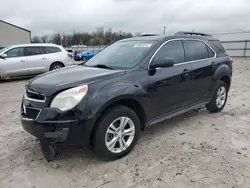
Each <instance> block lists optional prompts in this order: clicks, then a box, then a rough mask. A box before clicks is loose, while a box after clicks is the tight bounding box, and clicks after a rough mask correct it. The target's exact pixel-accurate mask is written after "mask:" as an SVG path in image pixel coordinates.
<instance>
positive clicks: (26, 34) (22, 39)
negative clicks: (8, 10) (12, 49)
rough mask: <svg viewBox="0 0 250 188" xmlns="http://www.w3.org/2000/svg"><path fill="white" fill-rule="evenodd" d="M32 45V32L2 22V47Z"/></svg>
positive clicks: (0, 31)
mask: <svg viewBox="0 0 250 188" xmlns="http://www.w3.org/2000/svg"><path fill="white" fill-rule="evenodd" d="M27 43H31V31H29V30H27V29H24V28H21V27H18V26H16V25H13V24H10V23H8V22H5V21H3V20H0V47H6V46H9V45H13V44H27Z"/></svg>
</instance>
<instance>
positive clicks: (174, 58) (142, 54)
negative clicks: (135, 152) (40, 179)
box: [21, 32, 233, 161]
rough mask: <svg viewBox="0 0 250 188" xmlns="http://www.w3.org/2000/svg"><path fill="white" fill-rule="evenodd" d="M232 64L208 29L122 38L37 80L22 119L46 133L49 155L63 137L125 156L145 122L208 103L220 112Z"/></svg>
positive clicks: (39, 134)
mask: <svg viewBox="0 0 250 188" xmlns="http://www.w3.org/2000/svg"><path fill="white" fill-rule="evenodd" d="M232 63H233V60H232V59H231V58H230V57H229V56H228V55H227V54H226V51H225V49H224V48H223V46H222V45H221V42H220V41H219V40H217V39H215V38H214V37H212V36H211V35H208V34H203V33H193V32H179V33H177V34H176V35H174V36H146V37H138V38H130V39H125V40H121V41H119V42H116V43H114V44H112V45H111V46H110V47H108V48H106V49H105V50H103V51H102V52H101V53H99V54H98V55H96V56H95V58H92V59H91V60H89V61H88V62H87V63H85V64H83V65H79V66H72V67H70V68H67V69H62V70H60V71H55V72H51V73H49V74H45V75H42V76H39V77H36V78H34V79H32V80H30V81H29V82H28V83H27V85H26V92H25V95H24V97H23V101H22V109H21V121H22V125H23V128H24V129H25V130H26V131H28V132H30V133H31V134H33V135H35V136H36V137H38V138H39V140H40V141H41V146H42V151H43V153H44V156H45V158H46V159H47V160H48V161H51V160H53V158H54V156H55V154H56V149H55V148H56V144H63V143H64V144H65V145H74V144H76V145H78V144H80V145H82V146H88V145H89V144H90V145H91V146H92V148H93V149H94V151H95V152H96V154H98V155H99V156H100V157H103V158H105V159H117V158H120V157H122V156H124V155H126V154H128V153H129V152H130V151H131V150H132V149H133V148H134V146H135V145H136V142H137V140H138V138H139V134H140V130H143V129H144V128H145V126H148V125H153V124H157V123H159V122H162V121H165V120H166V119H169V118H172V117H174V116H177V115H179V114H182V113H185V112H188V111H190V110H193V109H197V108H201V107H203V106H206V107H207V109H208V111H210V112H213V113H215V112H220V111H221V110H222V109H223V108H224V106H225V105H226V102H227V96H228V91H229V88H230V84H231V77H232ZM179 123H180V122H179ZM159 126H160V124H159Z"/></svg>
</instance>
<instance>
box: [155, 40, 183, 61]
mask: <svg viewBox="0 0 250 188" xmlns="http://www.w3.org/2000/svg"><path fill="white" fill-rule="evenodd" d="M168 58H170V59H173V60H174V62H175V64H178V63H182V62H185V54H184V48H183V44H182V41H171V42H168V43H166V44H165V45H164V46H162V47H161V49H160V50H159V51H158V52H157V54H156V55H155V57H154V59H155V60H158V59H168Z"/></svg>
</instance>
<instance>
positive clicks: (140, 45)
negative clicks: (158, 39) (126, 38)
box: [134, 44, 152, 48]
mask: <svg viewBox="0 0 250 188" xmlns="http://www.w3.org/2000/svg"><path fill="white" fill-rule="evenodd" d="M150 46H152V44H135V45H134V48H149V47H150Z"/></svg>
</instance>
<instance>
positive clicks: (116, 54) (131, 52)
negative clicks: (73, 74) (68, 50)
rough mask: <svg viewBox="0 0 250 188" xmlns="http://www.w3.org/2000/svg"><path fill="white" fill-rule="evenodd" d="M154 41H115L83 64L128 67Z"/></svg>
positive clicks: (116, 67)
mask: <svg viewBox="0 0 250 188" xmlns="http://www.w3.org/2000/svg"><path fill="white" fill-rule="evenodd" d="M153 44H155V41H124V42H116V43H114V44H112V45H111V46H109V47H107V48H105V49H104V50H102V51H101V52H99V53H98V54H97V55H96V56H94V57H93V58H92V59H90V60H89V61H88V62H87V63H86V64H85V66H89V67H98V66H102V67H104V66H105V67H109V68H111V69H129V68H133V67H134V66H136V65H137V64H138V63H139V62H140V61H141V60H142V59H143V57H145V55H147V53H148V52H149V50H150V49H151V47H152V46H153Z"/></svg>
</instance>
